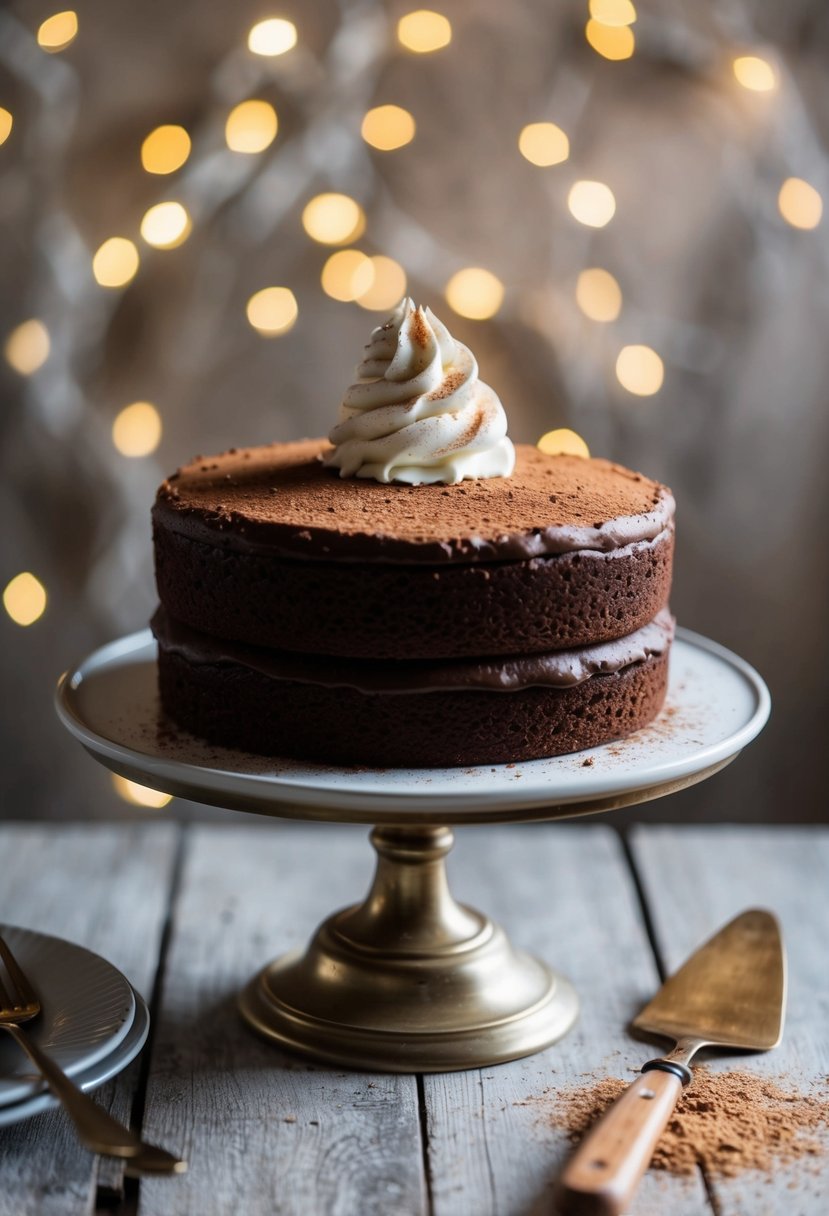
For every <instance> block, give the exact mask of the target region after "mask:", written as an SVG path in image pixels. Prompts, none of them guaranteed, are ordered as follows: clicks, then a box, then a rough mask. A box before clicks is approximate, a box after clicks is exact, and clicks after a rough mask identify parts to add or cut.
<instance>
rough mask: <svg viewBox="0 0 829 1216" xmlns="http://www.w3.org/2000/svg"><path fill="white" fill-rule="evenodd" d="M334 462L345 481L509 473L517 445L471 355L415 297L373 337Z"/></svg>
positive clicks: (336, 432) (347, 404) (348, 400)
mask: <svg viewBox="0 0 829 1216" xmlns="http://www.w3.org/2000/svg"><path fill="white" fill-rule="evenodd" d="M357 377H358V379H357V381H356V383H355V384H352V385H351V387H350V388H349V389H348V391H347V392H346V394H345V397H344V398H343V402H342V405H341V406H340V421H339V423H338V425H337V426H335V427H334V429H333V430H332V431H331V433H330V434H329V436H328V438H329V439H330V440H331V442H332V443H333V444H334V450H333V451H332V452H330V453H328V455H326V456H325V458H324V459H325V463H326V464H327V465H330V466H332V467H333V468H337V469H339V470H340V476H341V477H366V478H373V479H374V480H375V481H380V482H391V481H400V482H405V483H406V484H407V485H423V484H426V483H432V482H443V483H446V484H454V483H456V482H459V481H463V480H464V479H467V478H478V477H509V475H510V474H511V473H512V470H513V468H514V466H515V449H514V448H513V446H512V443H511V442H510V440H509V439H508V438H507V417H506V414H505V413H504V407H503V406H502V405H501V402H500V400H499V399H498V396H497V395H496V393H495V392H494V391H493V390H492V389H491V388H490V387H489V385H487V384H483V383H482V382H481V381H480V380H479V379H478V364H477V361H476V359H475V356H474V355H473V354H472V352H471V351H470V350H469V349H468V348H467V347H466V346H464V345H463V344H462V343H461V342H456V341H455V339H454V338H453V337H452V335H451V334H450V333H449V330H448V329H447V328H446V326H445V325H443V324H442V322H440V321H439V320H438V319H437V317H436V316H435V315H434V313H433V312H432V311H431V310H430V309H428V308H417V307H416V306H415V305H414V303H413V302H412V300H410V299H408V297H407V298H406V299H404V300H402V301H401V303H400V304H399V305H398V307H397V308H396V309H395V311H394V312H393V313H392V315H391V316H390V317H389V319H388V321H386V322H385V324H383V325H379V326H378V327H377V328H376V329H375V330H374V332H373V333H372V335H371V340H370V341H369V343H368V346H367V347H366V351H365V356H364V358H363V361H362V363H360V365H359V366H358V368H357Z"/></svg>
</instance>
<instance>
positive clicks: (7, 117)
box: [0, 106, 14, 144]
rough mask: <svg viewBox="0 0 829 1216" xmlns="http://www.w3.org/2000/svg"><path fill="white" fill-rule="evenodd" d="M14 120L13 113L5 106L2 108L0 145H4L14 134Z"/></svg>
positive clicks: (0, 115) (0, 110) (0, 108)
mask: <svg viewBox="0 0 829 1216" xmlns="http://www.w3.org/2000/svg"><path fill="white" fill-rule="evenodd" d="M13 126H14V119H13V117H12V115H11V111H10V110H7V109H6V108H5V107H4V106H0V144H4V143H5V142H6V140H7V139H8V138H9V136H10V135H11V133H12V127H13Z"/></svg>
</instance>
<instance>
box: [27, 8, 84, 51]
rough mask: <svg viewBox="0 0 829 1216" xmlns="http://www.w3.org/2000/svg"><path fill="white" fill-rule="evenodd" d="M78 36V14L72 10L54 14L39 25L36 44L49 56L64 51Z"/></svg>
mask: <svg viewBox="0 0 829 1216" xmlns="http://www.w3.org/2000/svg"><path fill="white" fill-rule="evenodd" d="M77 34H78V14H77V13H75V12H73V11H72V9H67V10H66V11H65V12H63V13H55V14H54V16H52V17H47V18H46V20H45V21H44V22H42V23H41V25H40V27H39V28H38V31H37V44H38V46H39V47H41V48H42V50H44V51H48V52H49V54H50V55H55V54H57V52H58V51H64V50H66V48H67V47H68V46H69V45H70V44H71V43H73V42H74V41H75V38H76V37H77Z"/></svg>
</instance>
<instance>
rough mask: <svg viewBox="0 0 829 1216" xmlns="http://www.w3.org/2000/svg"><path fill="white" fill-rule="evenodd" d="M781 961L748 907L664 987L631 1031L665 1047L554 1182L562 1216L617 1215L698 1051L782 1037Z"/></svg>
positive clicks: (776, 932) (761, 919)
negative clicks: (665, 1051)
mask: <svg viewBox="0 0 829 1216" xmlns="http://www.w3.org/2000/svg"><path fill="white" fill-rule="evenodd" d="M785 1007H786V960H785V954H784V952H783V941H782V938H781V934H780V925H779V923H778V921H777V919H776V917H774V916H773V915H772V913H771V912H765V911H763V910H762V909H759V908H753V909H751V910H750V911H748V912H743V913H741V915H740V916H737V917H735V919H734V920H732V921H730V922H729V924H727V925H726V926H725V927H724V928H723V929H720V931H719V933H717V934H715V935H714V937H712V938H711V939H710V941H707V942H706V943H705V944H704V945H703V946H700V948H699V950H697V951H696V953H694V954H692V955H691V957H690V958H689V959H688V960H687V961H686V962H685V963H684V964H683V966H682V967H680V969H679V971H677V972H676V974H675V975H672V976H671V977H670V979H668V980H666V982H665V983H664V984H663V986H662V987H661V988H660V990H659V992H658V993H657V994H656V996H655V997H654V998H653V1000H652V1001H651V1002H650V1003H649V1004H648V1005H646V1006H645V1008H644V1009H643V1010H642V1012H641V1013H640V1014H639V1016H638V1017H637V1018H635V1019H634V1022H633V1026H634V1027H635V1028H636V1029H637V1030H641V1031H644V1032H646V1033H647V1034H653V1035H658V1036H660V1037H662V1038H666V1039H671V1040H673V1042H674V1043H675V1044H676V1046H675V1047H674V1049H673V1051H671V1052H670V1053H669V1054H668V1055H666V1056H663V1057H661V1058H660V1059H657V1060H649V1061H648V1062H647V1064H645V1065H644V1067H643V1068H642V1072H641V1074H640V1076H639V1077H637V1079H636V1080H635V1081H634V1082H633V1084H632V1085H630V1086H629V1087H628V1088H627V1089H626V1090H625V1091H624V1093H623V1094H622V1095H621V1096H620V1097H619V1098H617V1100H616V1101H615V1102H614V1103H613V1105H612V1106H611V1107H610V1108H609V1109H608V1110H607V1111H606V1112H605V1114H604V1115H603V1116H602V1118H601V1119H600V1120H599V1121H598V1123H596V1125H595V1127H593V1128H592V1129H591V1130H590V1132H589V1133H588V1134H587V1136H586V1137H585V1139H584V1140H583V1141H582V1143H581V1144H580V1145H579V1147H578V1148H577V1149H576V1152H575V1153H574V1155H573V1157H572V1158H571V1159H570V1161H569V1163H568V1164H567V1166H566V1167H565V1169H564V1172H563V1174H562V1176H561V1179H560V1181H559V1187H558V1193H557V1208H558V1210H559V1211H560V1212H561V1213H562V1214H563V1216H570V1214H571V1213H572V1214H576V1213H578V1216H592V1214H595V1216H619V1214H620V1213H621V1212H624V1211H627V1209H628V1206H629V1204H630V1201H631V1198H632V1196H633V1193H634V1191H635V1189H636V1187H637V1185H638V1183H639V1179H640V1178H641V1177H642V1175H643V1174H644V1172H645V1170H646V1169H647V1167H648V1164H649V1163H650V1159H651V1157H652V1156H653V1151H654V1149H655V1147H656V1143H657V1141H658V1140H659V1137H660V1136H661V1135H662V1132H663V1131H664V1130H665V1127H666V1125H667V1123H668V1120H669V1119H670V1117H671V1114H672V1113H673V1109H674V1107H675V1105H676V1101H677V1098H678V1097H679V1095H680V1092H681V1090H682V1088H683V1086H685V1085H687V1084H688V1083H689V1082H690V1081H691V1070H690V1068H689V1067H688V1065H689V1064H690V1062H691V1059H692V1057H693V1056H694V1055H695V1054H696V1052H698V1051H699V1049H700V1048H701V1047H732V1048H739V1049H740V1050H749V1051H768V1050H769V1048H771V1047H776V1046H777V1044H778V1043H779V1042H780V1039H781V1036H782V1033H783V1016H784V1011H785Z"/></svg>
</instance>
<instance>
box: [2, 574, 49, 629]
mask: <svg viewBox="0 0 829 1216" xmlns="http://www.w3.org/2000/svg"><path fill="white" fill-rule="evenodd" d="M3 607H4V608H5V609H6V612H7V613H8V614H9V616H10V617H11V619H12V620H13V621H14V623H15V625H23V626H24V627H25V626H26V625H34V623H35V621H38V620H40V618H41V617H42V616H43V614H44V612H45V611H46V588H45V587H44V586H43V583H42V582H41V581H40V579H39V578H35V576H34V575H33V574H30V573H29V571H28V570H24V571H23V572H22V574H16V575H15V577H14V578H13V579H12V580H11V582H9V583H7V584H6V588H5V590H4V592H3Z"/></svg>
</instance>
